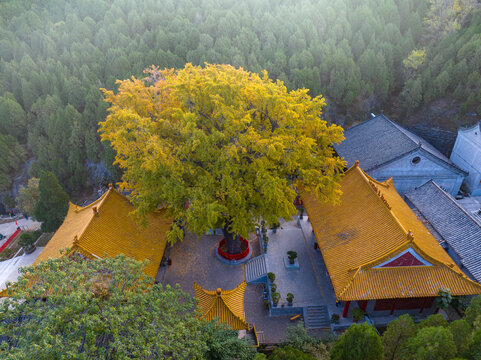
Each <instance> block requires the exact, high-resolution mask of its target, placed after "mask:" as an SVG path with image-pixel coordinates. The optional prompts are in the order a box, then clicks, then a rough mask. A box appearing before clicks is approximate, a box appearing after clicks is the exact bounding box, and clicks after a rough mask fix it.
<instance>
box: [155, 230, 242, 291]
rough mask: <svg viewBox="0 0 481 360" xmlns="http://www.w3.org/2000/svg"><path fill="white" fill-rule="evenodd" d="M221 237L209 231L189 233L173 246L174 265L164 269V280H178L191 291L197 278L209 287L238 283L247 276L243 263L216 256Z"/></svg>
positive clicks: (178, 282)
mask: <svg viewBox="0 0 481 360" xmlns="http://www.w3.org/2000/svg"><path fill="white" fill-rule="evenodd" d="M221 238H222V236H213V235H206V236H201V237H200V238H199V239H197V240H196V236H195V235H193V234H187V235H186V236H185V239H184V241H182V242H178V243H176V244H175V245H174V246H173V247H172V249H171V253H170V258H171V259H172V265H170V266H168V267H167V268H166V269H165V275H164V279H163V283H164V284H170V285H175V284H179V285H180V287H181V289H182V290H184V291H185V292H187V293H189V294H191V295H194V288H193V285H194V281H195V282H197V283H198V284H199V285H200V286H202V287H203V288H204V289H207V290H215V289H217V288H219V287H220V288H222V289H224V290H231V289H234V288H235V287H237V285H239V284H240V283H241V282H242V281H244V279H245V276H244V265H240V266H230V265H225V264H223V263H221V262H220V261H219V260H218V259H217V257H216V255H215V249H216V246H217V243H218V242H219V240H220V239H221ZM158 280H160V279H159V278H158Z"/></svg>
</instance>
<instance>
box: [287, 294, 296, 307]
mask: <svg viewBox="0 0 481 360" xmlns="http://www.w3.org/2000/svg"><path fill="white" fill-rule="evenodd" d="M286 300H287V306H292V302H293V301H294V294H292V293H287V295H286Z"/></svg>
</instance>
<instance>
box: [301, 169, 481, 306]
mask: <svg viewBox="0 0 481 360" xmlns="http://www.w3.org/2000/svg"><path fill="white" fill-rule="evenodd" d="M341 190H342V192H343V194H342V195H341V199H340V200H341V202H340V205H331V204H326V203H321V202H320V201H319V200H318V199H317V198H315V197H314V196H312V195H311V194H309V193H303V194H302V199H303V202H304V206H305V208H306V212H307V214H308V215H309V220H310V222H311V224H312V228H313V231H314V233H315V235H316V238H317V242H318V244H319V247H320V249H321V252H322V256H323V258H324V261H325V263H326V266H327V270H328V272H329V275H330V277H331V281H332V285H333V287H334V291H335V293H336V297H337V298H338V299H339V300H344V301H349V300H369V299H386V298H408V297H431V296H436V295H437V294H438V291H439V290H440V289H442V288H443V289H444V288H448V289H450V291H451V294H452V295H473V294H481V285H479V284H477V283H475V282H473V281H471V280H470V279H469V278H468V277H466V275H465V274H464V273H463V272H462V271H461V270H460V269H459V268H458V267H457V266H456V264H455V263H454V262H453V260H452V259H451V258H450V257H449V255H448V254H447V253H446V251H444V249H443V248H442V247H441V246H440V245H439V243H438V242H437V241H436V239H435V238H434V237H433V236H432V235H431V233H430V232H429V231H428V229H427V228H426V227H425V226H424V225H423V224H422V222H421V221H419V220H418V218H417V217H416V215H415V214H414V213H413V212H412V210H411V209H410V208H409V206H408V205H407V204H406V203H405V202H404V201H403V199H402V198H401V197H400V196H399V194H398V193H397V191H396V189H395V188H394V185H393V182H392V179H389V180H386V181H385V182H382V183H381V182H378V181H376V180H374V179H372V178H371V177H369V176H368V175H367V174H366V173H364V171H362V169H361V168H359V166H358V165H357V164H355V165H354V166H353V167H351V168H350V169H349V170H348V171H347V172H346V173H345V176H344V178H343V179H342V181H341ZM409 248H411V249H412V250H414V251H415V252H416V253H417V254H418V255H420V256H421V257H422V258H424V259H425V260H426V261H427V262H428V263H430V264H432V266H411V267H378V268H376V266H377V265H380V264H382V263H384V262H386V261H388V260H389V259H393V258H395V257H396V256H397V255H399V254H400V253H402V252H403V251H405V250H407V249H409Z"/></svg>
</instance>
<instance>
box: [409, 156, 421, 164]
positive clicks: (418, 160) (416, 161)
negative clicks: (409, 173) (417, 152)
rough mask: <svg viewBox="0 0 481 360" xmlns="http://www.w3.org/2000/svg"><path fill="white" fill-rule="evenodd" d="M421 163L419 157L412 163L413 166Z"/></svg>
mask: <svg viewBox="0 0 481 360" xmlns="http://www.w3.org/2000/svg"><path fill="white" fill-rule="evenodd" d="M420 162H421V158H420V157H419V156H416V157H414V158H413V159H412V160H411V163H412V164H413V165H416V164H419V163H420Z"/></svg>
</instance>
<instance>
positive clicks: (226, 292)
mask: <svg viewBox="0 0 481 360" xmlns="http://www.w3.org/2000/svg"><path fill="white" fill-rule="evenodd" d="M246 286H247V282H246V281H245V280H243V281H242V282H241V283H240V284H239V285H237V286H236V287H235V288H234V289H231V290H221V294H220V296H217V290H206V289H204V288H203V287H202V286H200V285H199V284H197V282H195V281H194V289H195V288H196V287H197V288H198V289H199V290H202V291H203V292H204V293H206V294H207V295H213V296H216V298H215V300H214V301H213V303H212V305H211V307H210V308H209V309H208V310H207V311H206V312H205V314H208V313H210V312H211V311H212V309H213V308H214V307H215V305H216V302H217V301H220V303H221V304H224V306H225V307H226V308H227V309H228V310H229V311H230V312H231V314H232V315H233V316H234V317H235V318H236V319H238V320H239V321H240V322H241V323H242V324H244V325H246V327H247V328H249V323H248V322H247V320H245V319H242V318H241V317H240V316H239V315H237V314H236V312H234V311H233V310H232V309H231V308H230V306H229V305H228V304H227V303H226V301H225V299H224V297H223V295H230V294H232V293H233V292H235V291H237V290H244V291H245V288H246Z"/></svg>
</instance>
